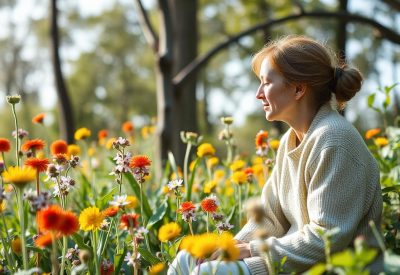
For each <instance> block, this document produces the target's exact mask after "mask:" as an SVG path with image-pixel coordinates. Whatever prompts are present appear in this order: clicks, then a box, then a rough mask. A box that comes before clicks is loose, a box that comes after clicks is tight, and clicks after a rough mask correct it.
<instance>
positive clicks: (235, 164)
mask: <svg viewBox="0 0 400 275" xmlns="http://www.w3.org/2000/svg"><path fill="white" fill-rule="evenodd" d="M245 165H246V162H244V161H243V160H241V159H238V160H235V161H234V162H232V164H231V165H229V169H231V170H232V171H233V172H235V171H238V170H241V169H242V168H243V167H244V166H245Z"/></svg>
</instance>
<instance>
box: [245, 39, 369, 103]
mask: <svg viewBox="0 0 400 275" xmlns="http://www.w3.org/2000/svg"><path fill="white" fill-rule="evenodd" d="M265 58H267V59H268V61H269V62H270V63H271V65H272V66H273V67H274V69H276V70H277V71H279V72H280V73H281V74H282V76H283V77H284V78H285V80H286V82H287V83H288V84H305V85H307V86H308V87H309V88H310V89H311V91H312V92H313V94H314V99H315V101H316V103H317V104H318V105H322V104H324V103H326V102H328V101H330V100H331V97H332V93H335V96H336V100H337V102H338V103H339V105H340V106H341V107H344V105H345V103H346V102H347V101H349V100H350V99H351V98H352V97H353V96H354V95H355V94H356V93H357V92H358V91H359V90H360V89H361V85H362V80H363V77H362V75H361V73H360V71H358V70H357V69H355V68H351V67H349V66H348V65H347V64H339V60H338V58H337V57H336V55H335V54H334V53H333V51H332V50H331V49H330V48H328V47H327V46H325V45H323V44H321V43H319V42H317V41H315V40H313V39H311V38H308V37H306V36H287V37H284V38H281V39H278V40H274V41H271V42H270V43H268V44H267V45H265V46H264V47H263V48H262V49H261V50H260V51H259V52H258V53H256V54H255V56H254V57H253V60H252V68H253V71H254V72H255V74H256V75H257V76H258V77H259V73H260V67H261V63H262V61H263V60H264V59H265Z"/></svg>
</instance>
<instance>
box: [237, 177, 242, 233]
mask: <svg viewBox="0 0 400 275" xmlns="http://www.w3.org/2000/svg"><path fill="white" fill-rule="evenodd" d="M238 193H239V226H238V228H241V225H242V186H241V185H240V184H239V185H238Z"/></svg>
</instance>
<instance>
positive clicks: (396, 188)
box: [382, 185, 400, 194]
mask: <svg viewBox="0 0 400 275" xmlns="http://www.w3.org/2000/svg"><path fill="white" fill-rule="evenodd" d="M389 192H396V193H397V192H400V185H395V186H390V187H385V188H383V189H382V194H386V193H389Z"/></svg>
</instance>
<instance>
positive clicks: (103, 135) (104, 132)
mask: <svg viewBox="0 0 400 275" xmlns="http://www.w3.org/2000/svg"><path fill="white" fill-rule="evenodd" d="M97 137H98V138H99V139H103V138H106V137H108V131H107V130H106V129H103V130H100V131H99V132H98V133H97Z"/></svg>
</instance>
